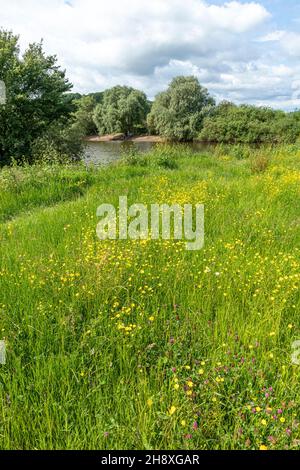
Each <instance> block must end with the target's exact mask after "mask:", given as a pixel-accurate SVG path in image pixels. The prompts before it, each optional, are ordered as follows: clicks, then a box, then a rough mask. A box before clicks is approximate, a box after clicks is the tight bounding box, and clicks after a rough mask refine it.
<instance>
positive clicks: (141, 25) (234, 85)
mask: <svg viewBox="0 0 300 470" xmlns="http://www.w3.org/2000/svg"><path fill="white" fill-rule="evenodd" d="M213 3H214V2H213V0H211V1H208V0H207V1H203V0H185V1H182V0H68V1H64V0H51V2H49V1H48V0H24V1H22V2H21V1H20V0H10V1H9V2H8V1H7V0H0V25H1V26H2V27H4V28H6V29H7V28H8V29H13V31H14V32H15V33H19V34H20V38H21V44H22V49H24V48H25V47H26V46H27V44H28V43H29V42H32V41H38V40H40V39H41V38H44V46H45V49H46V51H47V52H48V53H51V54H53V53H54V54H57V56H58V60H59V63H60V64H62V66H63V67H65V68H67V74H68V76H69V78H70V80H71V81H72V82H73V83H74V86H75V87H74V88H75V90H78V91H81V92H88V91H96V90H99V89H104V88H107V87H109V86H112V85H115V84H117V83H122V84H128V85H132V86H136V87H139V88H142V89H144V90H145V91H146V92H147V93H148V95H149V96H150V97H153V96H154V95H155V93H157V92H158V91H159V90H161V89H162V88H164V87H165V86H166V85H167V83H168V82H169V81H170V80H171V79H172V77H174V76H175V75H177V74H194V75H196V76H198V77H199V79H200V80H201V82H202V83H204V85H206V86H207V87H208V88H209V89H210V91H212V92H214V93H215V94H216V96H217V97H219V98H222V97H224V98H225V97H226V98H231V99H236V100H237V101H247V100H248V101H249V100H250V101H253V102H254V101H257V100H259V99H262V100H265V101H266V102H268V100H269V101H270V100H271V97H270V95H272V100H273V95H274V94H275V93H276V92H278V93H280V95H282V96H283V95H284V96H288V95H289V94H290V96H291V97H292V94H293V89H292V82H293V80H292V77H291V72H290V68H289V64H286V63H285V60H284V54H283V55H282V60H281V59H280V58H277V60H276V62H275V64H276V65H275V66H274V55H273V56H272V51H269V49H267V45H268V44H269V43H270V44H271V45H272V47H273V43H275V44H276V43H277V42H278V43H280V47H281V48H282V50H285V51H286V52H287V54H289V55H290V56H297V54H298V51H300V35H296V34H295V37H294V38H293V45H288V41H287V33H285V32H283V31H275V32H272V31H270V32H268V31H267V32H266V31H264V33H265V34H263V31H262V27H263V26H265V25H267V24H268V19H269V18H270V13H269V12H268V11H267V10H266V8H265V7H264V6H263V5H262V4H261V3H259V1H249V2H247V3H245V2H242V1H231V2H225V1H224V3H223V4H222V5H220V4H218V5H214V4H213ZM219 3H220V2H219ZM265 28H266V26H265ZM298 36H299V37H298ZM298 39H299V42H298ZM263 41H264V42H263ZM284 41H286V42H284ZM265 44H266V45H265ZM298 46H299V47H298ZM299 54H300V52H299ZM272 61H273V63H272ZM268 64H272V66H273V69H272V68H271V69H270V67H269V65H268ZM286 76H288V79H287V80H286ZM291 99H292V98H291ZM279 101H280V98H279Z"/></svg>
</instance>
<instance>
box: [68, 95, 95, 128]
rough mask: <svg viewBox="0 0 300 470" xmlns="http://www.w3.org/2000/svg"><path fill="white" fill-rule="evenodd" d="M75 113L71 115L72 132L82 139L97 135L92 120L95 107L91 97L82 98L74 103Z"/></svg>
mask: <svg viewBox="0 0 300 470" xmlns="http://www.w3.org/2000/svg"><path fill="white" fill-rule="evenodd" d="M75 105H76V107H77V109H76V111H75V112H74V113H72V115H71V120H72V121H73V122H72V124H71V128H72V130H73V131H74V132H75V133H77V134H78V135H81V136H82V137H85V136H88V135H95V134H97V127H96V124H95V122H94V119H93V115H94V110H95V107H96V105H97V102H96V100H95V98H94V97H93V96H92V95H87V96H83V97H82V98H80V99H79V100H76V101H75Z"/></svg>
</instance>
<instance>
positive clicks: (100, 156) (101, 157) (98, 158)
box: [84, 141, 209, 165]
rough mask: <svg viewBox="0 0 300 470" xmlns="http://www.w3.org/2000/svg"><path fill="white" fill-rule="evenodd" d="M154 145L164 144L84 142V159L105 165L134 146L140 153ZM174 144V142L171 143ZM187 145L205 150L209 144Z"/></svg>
mask: <svg viewBox="0 0 300 470" xmlns="http://www.w3.org/2000/svg"><path fill="white" fill-rule="evenodd" d="M156 145H164V144H158V143H152V142H120V141H116V142H86V145H85V152H84V159H85V161H86V162H87V163H93V164H95V165H107V164H108V163H112V162H115V161H117V160H120V159H121V158H122V157H123V156H124V155H125V154H126V152H128V150H129V149H130V148H132V147H135V148H136V149H137V150H138V151H140V152H141V153H147V152H150V150H151V149H152V148H153V147H154V146H156ZM173 145H176V144H173ZM187 145H189V146H190V147H191V148H192V149H193V150H194V151H195V152H196V151H198V152H201V151H204V150H207V149H208V148H209V145H205V144H201V143H198V142H197V143H190V144H187Z"/></svg>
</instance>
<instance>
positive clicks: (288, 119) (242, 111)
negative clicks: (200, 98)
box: [200, 102, 300, 144]
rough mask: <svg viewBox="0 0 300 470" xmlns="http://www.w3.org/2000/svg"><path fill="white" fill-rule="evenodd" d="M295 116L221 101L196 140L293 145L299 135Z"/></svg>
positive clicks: (299, 131) (298, 122)
mask: <svg viewBox="0 0 300 470" xmlns="http://www.w3.org/2000/svg"><path fill="white" fill-rule="evenodd" d="M295 114H296V113H295ZM295 114H292V113H290V114H287V113H285V112H284V111H276V110H273V109H270V108H266V107H256V106H250V105H241V106H236V105H234V104H233V103H229V102H222V103H220V104H219V105H218V106H217V107H216V108H215V109H214V111H213V112H212V114H211V115H210V116H209V117H207V118H206V119H205V120H204V124H203V129H202V131H201V134H200V139H201V140H203V141H206V142H216V143H228V144H230V143H244V144H251V143H264V142H265V143H268V142H269V143H272V142H274V143H284V142H286V143H293V142H296V140H297V138H298V136H299V135H300V121H298V120H297V116H296V115H295Z"/></svg>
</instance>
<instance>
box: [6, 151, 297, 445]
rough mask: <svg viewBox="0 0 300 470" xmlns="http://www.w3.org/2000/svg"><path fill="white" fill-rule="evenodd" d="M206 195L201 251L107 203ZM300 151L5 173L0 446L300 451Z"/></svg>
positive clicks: (180, 154)
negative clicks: (122, 222) (104, 237)
mask: <svg viewBox="0 0 300 470" xmlns="http://www.w3.org/2000/svg"><path fill="white" fill-rule="evenodd" d="M120 195H128V201H129V204H133V203H136V202H141V203H147V204H151V203H179V204H184V203H188V202H189V203H204V204H205V247H204V249H203V250H201V251H196V252H189V251H186V250H185V245H184V243H183V241H175V240H171V241H163V240H160V241H152V240H149V241H130V240H128V241H104V242H100V241H99V240H98V238H97V236H96V225H97V222H98V220H97V217H96V209H97V207H98V206H99V205H100V204H102V203H112V204H114V205H116V206H117V205H118V200H119V196H120ZM299 268H300V147H299V146H296V145H294V146H285V147H276V148H273V149H271V148H270V149H267V148H266V149H256V150H249V149H246V150H245V149H244V150H242V149H241V148H233V150H232V151H228V150H226V148H222V147H219V148H216V150H215V152H214V153H213V154H203V155H202V154H194V153H192V152H191V151H190V150H189V149H188V148H187V147H180V146H177V147H157V149H156V150H153V151H152V153H150V154H147V155H146V156H139V155H135V154H132V155H131V156H129V157H127V158H126V159H124V161H122V162H121V163H118V164H115V165H110V166H108V167H104V168H98V169H97V168H92V167H89V168H86V167H85V166H84V165H83V164H78V165H58V164H57V165H56V164H53V165H47V164H39V165H38V164H36V165H33V166H23V167H18V166H15V167H11V168H4V169H2V170H0V330H1V335H0V340H1V339H5V340H6V343H7V363H6V365H0V448H1V449H122V450H123V449H126V450H128V449H149V450H151V449H164V450H167V449H201V450H206V449H253V450H256V449H261V450H264V449H297V448H299V446H300V428H299V419H300V410H299V407H300V400H299V398H300V386H299V384H300V366H297V365H293V364H292V361H291V354H292V343H293V342H294V341H296V340H298V339H300V317H299V311H300V295H299V281H300V269H299Z"/></svg>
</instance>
